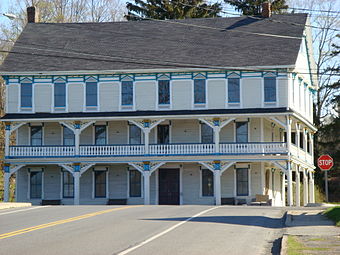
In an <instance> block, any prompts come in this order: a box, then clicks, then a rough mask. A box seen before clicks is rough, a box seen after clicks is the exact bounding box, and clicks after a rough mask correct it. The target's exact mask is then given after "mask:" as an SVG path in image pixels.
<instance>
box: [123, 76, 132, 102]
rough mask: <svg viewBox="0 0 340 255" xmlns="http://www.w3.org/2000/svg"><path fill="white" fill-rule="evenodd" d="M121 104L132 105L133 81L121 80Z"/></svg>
mask: <svg viewBox="0 0 340 255" xmlns="http://www.w3.org/2000/svg"><path fill="white" fill-rule="evenodd" d="M122 105H123V106H129V105H130V106H132V105H133V81H122Z"/></svg>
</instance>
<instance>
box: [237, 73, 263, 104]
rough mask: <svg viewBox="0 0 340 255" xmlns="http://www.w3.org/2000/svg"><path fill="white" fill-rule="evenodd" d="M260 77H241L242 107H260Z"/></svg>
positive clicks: (261, 88)
mask: <svg viewBox="0 0 340 255" xmlns="http://www.w3.org/2000/svg"><path fill="white" fill-rule="evenodd" d="M262 90H263V87H262V78H242V79H241V97H242V99H241V102H242V104H243V107H244V108H260V107H262V102H263V98H262Z"/></svg>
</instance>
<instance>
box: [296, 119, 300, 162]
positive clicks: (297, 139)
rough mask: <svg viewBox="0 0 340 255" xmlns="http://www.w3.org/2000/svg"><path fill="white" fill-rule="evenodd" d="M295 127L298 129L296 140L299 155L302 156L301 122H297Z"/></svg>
mask: <svg viewBox="0 0 340 255" xmlns="http://www.w3.org/2000/svg"><path fill="white" fill-rule="evenodd" d="M295 129H296V139H295V142H296V146H297V148H298V149H297V151H296V153H297V156H298V157H299V156H300V124H299V123H296V124H295Z"/></svg>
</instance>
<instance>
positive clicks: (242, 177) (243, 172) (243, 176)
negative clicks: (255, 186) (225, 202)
mask: <svg viewBox="0 0 340 255" xmlns="http://www.w3.org/2000/svg"><path fill="white" fill-rule="evenodd" d="M236 189H237V196H248V168H237V169H236Z"/></svg>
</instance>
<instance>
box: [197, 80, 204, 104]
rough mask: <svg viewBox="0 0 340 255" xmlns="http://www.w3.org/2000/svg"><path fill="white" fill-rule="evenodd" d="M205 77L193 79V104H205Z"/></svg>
mask: <svg viewBox="0 0 340 255" xmlns="http://www.w3.org/2000/svg"><path fill="white" fill-rule="evenodd" d="M205 102H206V93H205V79H195V80H194V104H205Z"/></svg>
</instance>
